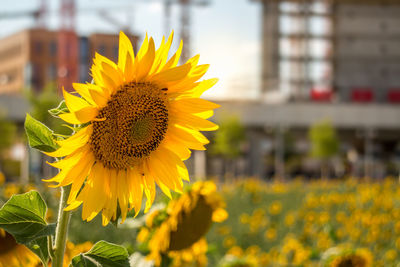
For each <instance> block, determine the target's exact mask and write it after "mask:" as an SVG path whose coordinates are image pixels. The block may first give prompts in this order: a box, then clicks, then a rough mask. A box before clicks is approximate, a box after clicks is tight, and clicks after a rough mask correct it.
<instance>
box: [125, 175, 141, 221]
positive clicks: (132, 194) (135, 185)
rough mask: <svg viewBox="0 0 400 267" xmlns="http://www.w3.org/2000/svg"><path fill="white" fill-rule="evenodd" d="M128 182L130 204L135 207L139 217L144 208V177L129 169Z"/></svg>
mask: <svg viewBox="0 0 400 267" xmlns="http://www.w3.org/2000/svg"><path fill="white" fill-rule="evenodd" d="M127 182H128V187H129V202H130V203H132V204H133V206H134V207H135V213H136V215H137V214H138V213H139V211H140V209H141V207H142V198H143V183H144V182H143V179H142V175H141V174H140V173H139V172H138V171H137V170H136V169H128V170H127ZM136 215H135V216H136Z"/></svg>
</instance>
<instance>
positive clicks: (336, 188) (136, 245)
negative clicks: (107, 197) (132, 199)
mask: <svg viewBox="0 0 400 267" xmlns="http://www.w3.org/2000/svg"><path fill="white" fill-rule="evenodd" d="M216 184H218V183H216ZM197 185H198V186H197ZM397 185H398V181H397V180H395V179H393V178H387V179H385V180H384V181H379V182H371V181H359V180H355V179H349V180H345V181H344V180H335V181H327V180H326V181H323V180H316V181H311V182H310V181H303V180H301V179H298V180H294V181H290V182H265V181H261V180H259V179H255V178H247V179H241V180H237V181H234V182H229V183H224V184H218V187H215V186H214V183H213V182H206V183H200V185H199V183H194V185H193V186H194V187H196V188H197V189H194V190H193V189H191V190H190V191H188V192H191V194H186V193H185V194H184V195H183V196H184V197H181V196H180V195H178V194H176V195H173V200H169V199H168V198H166V197H159V198H157V199H156V201H155V202H156V203H157V204H155V205H154V207H153V208H152V209H151V210H150V212H149V213H147V214H145V215H142V214H141V215H138V217H136V218H135V219H131V218H129V217H130V216H129V215H128V219H127V221H126V222H125V223H124V224H118V226H117V227H116V226H114V225H108V226H107V227H103V226H101V218H95V219H94V220H93V221H91V222H85V223H82V221H81V218H80V212H75V213H74V214H73V216H72V221H71V229H70V232H69V242H68V243H67V249H66V254H65V255H66V256H65V258H67V259H68V260H70V259H71V258H73V256H76V255H77V254H79V253H84V252H86V251H88V250H89V249H90V247H91V245H92V244H93V243H96V242H97V241H99V240H105V241H107V242H114V243H119V244H122V245H123V246H124V247H125V248H127V251H128V252H129V254H130V255H131V260H132V258H134V257H136V258H137V257H139V256H138V255H146V254H147V255H151V253H153V254H154V250H153V249H152V247H154V246H155V244H157V248H158V250H160V249H162V246H161V245H160V244H161V243H162V241H163V240H164V239H165V238H166V236H167V234H166V233H163V231H164V230H166V231H169V230H168V229H171V228H168V227H167V228H168V229H167V228H165V227H164V226H166V225H167V224H169V225H171V223H172V224H173V223H174V218H177V217H174V216H169V215H167V214H178V213H179V211H180V210H181V209H184V206H185V205H186V204H187V203H194V202H193V201H192V200H190V198H192V199H193V198H197V199H200V198H198V197H196V196H195V195H196V193H195V192H196V191H198V192H206V193H202V194H203V195H204V199H211V200H206V201H204V203H206V202H208V203H211V201H212V202H213V203H215V204H212V205H210V206H212V207H213V208H212V210H207V208H206V206H205V205H204V203H203V204H202V205H198V206H202V207H200V208H198V209H197V211H198V214H199V216H198V215H194V216H193V220H192V221H188V222H189V223H190V224H196V221H198V222H199V223H197V226H196V227H192V228H189V229H190V230H187V229H186V231H187V232H186V233H185V232H184V231H181V232H179V231H178V232H177V233H176V235H175V237H173V236H172V235H170V238H171V244H172V243H173V242H175V243H174V244H175V245H174V246H181V245H182V244H183V243H185V242H186V241H185V240H189V239H190V238H189V239H188V238H187V235H188V234H189V233H192V236H193V233H194V235H195V236H194V239H196V240H198V241H196V242H194V241H193V240H192V241H188V242H190V243H191V247H190V249H189V250H188V249H186V250H176V251H175V252H172V253H168V257H169V260H168V261H164V260H162V262H163V265H161V266H220V267H228V266H249V267H250V266H254V267H256V266H397V263H398V262H400V254H399V253H398V251H399V249H400V220H399V219H400V188H399V187H398V186H397ZM34 188H35V187H34V186H33V185H29V186H19V185H17V184H12V183H6V184H4V185H3V186H1V191H0V192H1V200H0V204H1V205H2V204H3V203H4V202H5V201H6V200H7V199H8V198H9V197H10V196H11V195H12V194H15V193H22V192H25V191H28V190H32V189H34ZM213 188H214V189H213ZM216 188H218V193H217V192H214V190H215V189H216ZM36 189H39V191H40V192H41V194H42V195H43V196H44V198H45V199H46V201H47V202H48V203H52V200H55V199H57V197H58V196H57V193H54V191H53V190H49V189H47V188H44V187H43V188H36ZM193 192H194V193H193ZM214 193H216V194H217V195H218V198H215V197H213V198H209V196H210V195H212V194H214ZM206 195H207V197H206ZM160 196H161V195H160ZM197 202H201V200H197ZM54 203H56V202H54ZM56 210H57V206H56V205H54V206H52V205H50V207H49V210H48V211H47V214H46V217H47V218H48V220H49V221H54V216H55V213H56ZM168 210H172V211H168ZM208 212H211V213H215V215H217V216H215V215H214V217H215V218H214V217H213V220H212V221H213V222H214V223H213V224H212V225H211V220H210V230H209V231H208V233H206V232H207V230H208V229H201V228H202V227H201V226H202V225H204V224H203V223H200V222H202V221H204V218H205V217H207V216H208V215H207V213H208ZM218 212H219V214H217V213H218ZM221 212H222V213H221ZM132 216H134V214H132ZM195 216H198V217H195ZM167 218H169V219H167ZM171 218H172V219H171ZM165 222H167V224H165ZM175 223H176V222H175ZM157 225H158V226H157ZM181 225H182V224H178V227H179V228H182V229H183V228H184V227H181ZM161 226H162V227H161ZM163 228H165V229H164V230H162V229H163ZM206 228H207V227H206ZM153 229H156V230H155V231H153ZM160 229H161V230H160ZM153 234H154V236H157V237H156V238H154V239H153V240H152V241H150V242H152V243H151V246H149V244H150V243H149V240H151V239H152V238H150V237H151V236H152V235H153ZM196 234H197V235H198V236H196ZM174 238H175V239H177V241H173V239H174ZM146 239H147V241H146ZM178 239H179V240H178ZM192 243H194V245H192ZM171 246H172V245H170V247H171ZM0 248H1V246H0ZM166 250H168V249H166ZM159 252H160V251H158V252H157V253H156V254H155V255H156V256H155V257H156V258H157V257H158V256H159V255H162V253H159ZM0 253H1V252H0ZM19 253H21V252H19ZM70 254H72V255H70ZM73 254H75V255H73ZM153 256H154V255H153ZM0 258H1V255H0ZM28 258H29V257H28ZM31 258H32V257H31ZM158 260H159V261H160V262H161V258H159V259H158ZM165 262H167V265H165V264H166V263H165ZM346 263H347V264H348V265H343V264H346ZM64 265H65V266H68V264H67V263H66V261H65V262H64ZM131 266H136V265H132V261H131ZM137 266H154V265H137ZM158 266H160V265H158Z"/></svg>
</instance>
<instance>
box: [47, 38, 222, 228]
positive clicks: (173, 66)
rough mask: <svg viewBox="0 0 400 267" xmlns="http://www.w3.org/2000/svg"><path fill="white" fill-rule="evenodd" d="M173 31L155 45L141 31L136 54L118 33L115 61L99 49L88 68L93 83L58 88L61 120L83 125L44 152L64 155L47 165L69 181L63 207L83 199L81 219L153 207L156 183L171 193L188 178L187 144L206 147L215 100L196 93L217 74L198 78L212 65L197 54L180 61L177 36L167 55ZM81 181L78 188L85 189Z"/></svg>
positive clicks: (61, 181) (58, 179) (113, 217)
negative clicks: (64, 110) (172, 51)
mask: <svg viewBox="0 0 400 267" xmlns="http://www.w3.org/2000/svg"><path fill="white" fill-rule="evenodd" d="M172 39H173V34H171V35H170V36H169V38H168V40H166V41H165V39H163V40H162V42H161V45H160V47H159V48H158V49H157V50H156V49H155V45H154V41H153V38H148V36H147V35H146V37H145V39H144V41H143V44H142V46H141V48H140V50H139V52H138V53H137V55H136V56H134V52H133V48H132V44H131V42H130V41H129V39H128V37H127V36H126V35H125V34H124V33H122V32H121V33H120V39H119V56H118V63H114V62H112V61H110V60H109V59H107V58H105V57H103V56H101V55H99V54H97V53H96V55H95V58H94V60H93V62H94V64H93V66H92V68H91V73H92V76H93V81H94V83H92V84H80V83H74V84H73V87H74V89H75V90H76V92H77V93H78V94H79V95H80V96H82V97H78V96H76V95H73V94H70V93H67V92H66V91H63V94H64V99H65V103H66V105H67V107H68V109H69V113H65V114H60V115H59V116H60V118H61V119H63V120H64V121H66V122H67V123H71V124H78V125H81V126H83V127H81V129H80V130H79V131H78V132H77V133H75V134H74V135H72V136H71V137H69V138H68V139H65V140H63V141H59V142H58V144H59V145H60V148H59V149H58V150H56V151H55V152H51V153H47V154H48V155H49V156H52V157H65V158H64V159H62V160H60V161H58V162H55V163H51V164H50V165H52V166H53V167H56V168H59V169H61V171H60V172H59V174H57V175H56V176H55V177H53V178H51V179H49V180H47V181H48V182H56V183H58V184H57V185H55V186H56V187H57V186H66V185H69V184H72V187H71V192H70V194H69V198H68V205H69V206H68V207H67V208H66V209H67V210H72V209H75V208H77V207H78V206H80V205H81V204H82V205H83V209H82V219H83V220H87V221H90V220H92V219H93V218H94V217H95V216H96V215H97V214H98V213H99V212H100V211H102V219H103V225H107V224H108V222H109V221H110V220H116V219H117V210H118V208H117V206H119V209H120V211H121V217H122V221H124V220H125V218H126V216H127V212H128V211H129V210H131V209H135V212H136V214H137V213H138V212H139V211H140V209H141V205H142V196H143V192H144V194H145V195H146V199H147V201H146V207H145V212H147V211H148V210H149V208H150V207H151V205H152V203H153V201H154V198H155V194H156V187H155V184H157V185H158V186H159V187H160V188H161V190H162V191H163V192H164V193H165V194H166V195H168V196H171V195H170V194H171V193H170V190H173V191H176V192H182V186H183V182H182V180H187V181H188V180H189V176H188V172H187V169H186V167H185V165H184V163H183V162H182V161H183V160H186V159H188V158H189V157H190V154H191V151H190V149H196V150H205V148H204V145H205V144H207V143H208V142H209V141H208V140H207V138H205V137H204V135H203V134H201V133H200V131H212V130H216V129H217V128H218V126H217V125H215V124H214V123H212V122H210V121H208V120H207V119H208V118H210V117H211V116H212V115H213V109H215V108H218V107H219V106H218V105H217V104H214V103H212V102H209V101H206V100H203V99H200V98H199V97H200V95H201V94H202V93H203V92H204V91H205V90H207V89H209V88H210V87H212V86H213V85H214V84H215V83H216V82H217V79H209V80H203V81H201V82H199V81H198V80H199V79H200V78H201V77H202V76H203V75H204V74H205V73H206V71H207V69H208V67H209V65H198V61H199V55H197V56H195V57H193V58H191V59H189V60H188V61H187V62H186V63H185V64H183V65H181V66H177V64H178V61H179V57H180V54H181V51H182V42H181V44H180V46H179V48H178V50H177V52H176V53H175V54H174V55H173V56H172V57H171V58H170V59H169V60H167V58H168V52H169V49H170V46H171V43H172ZM82 186H83V188H82Z"/></svg>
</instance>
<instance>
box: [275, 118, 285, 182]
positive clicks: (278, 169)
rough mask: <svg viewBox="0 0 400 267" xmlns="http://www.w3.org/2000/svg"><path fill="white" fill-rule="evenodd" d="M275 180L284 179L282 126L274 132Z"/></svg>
mask: <svg viewBox="0 0 400 267" xmlns="http://www.w3.org/2000/svg"><path fill="white" fill-rule="evenodd" d="M275 178H278V179H282V180H283V179H284V178H285V131H284V128H283V126H282V125H278V126H277V127H276V130H275Z"/></svg>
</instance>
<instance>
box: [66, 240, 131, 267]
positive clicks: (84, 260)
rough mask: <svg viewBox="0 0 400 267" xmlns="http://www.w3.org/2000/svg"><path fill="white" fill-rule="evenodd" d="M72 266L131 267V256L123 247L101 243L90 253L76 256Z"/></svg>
mask: <svg viewBox="0 0 400 267" xmlns="http://www.w3.org/2000/svg"><path fill="white" fill-rule="evenodd" d="M70 266H73V267H100V266H102V267H129V255H128V251H127V250H126V249H125V248H124V247H122V246H118V245H115V244H111V243H108V242H106V241H99V242H97V243H96V244H95V245H94V246H93V247H92V248H91V249H90V250H89V251H88V252H86V253H83V254H82V253H81V254H79V255H78V256H75V257H74V258H73V259H72V262H71V265H70Z"/></svg>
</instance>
